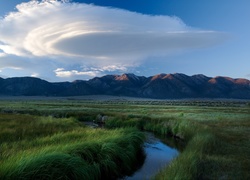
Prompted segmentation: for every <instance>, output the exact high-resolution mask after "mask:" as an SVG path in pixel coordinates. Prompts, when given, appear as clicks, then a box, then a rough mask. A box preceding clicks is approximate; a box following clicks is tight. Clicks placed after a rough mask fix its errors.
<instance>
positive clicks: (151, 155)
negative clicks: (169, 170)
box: [124, 133, 179, 180]
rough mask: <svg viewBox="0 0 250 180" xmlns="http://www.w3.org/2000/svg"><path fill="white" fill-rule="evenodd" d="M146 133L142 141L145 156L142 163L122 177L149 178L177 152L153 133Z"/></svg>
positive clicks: (128, 178)
mask: <svg viewBox="0 0 250 180" xmlns="http://www.w3.org/2000/svg"><path fill="white" fill-rule="evenodd" d="M146 135H147V140H146V142H145V143H144V151H145V153H146V158H145V161H144V164H143V165H142V167H141V168H140V169H139V170H137V171H136V172H135V173H134V174H133V175H132V176H127V177H125V178H124V179H126V180H138V179H150V177H152V176H154V175H156V173H157V172H159V170H160V169H162V168H163V167H165V166H167V165H168V164H169V163H170V162H171V160H172V159H173V158H175V157H176V156H177V155H178V154H179V151H178V150H177V149H175V148H172V147H169V146H168V145H166V144H165V143H164V142H163V141H162V140H161V139H159V138H157V137H156V136H155V135H154V134H152V133H146Z"/></svg>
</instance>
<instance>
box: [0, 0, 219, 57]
mask: <svg viewBox="0 0 250 180" xmlns="http://www.w3.org/2000/svg"><path fill="white" fill-rule="evenodd" d="M220 37H221V35H220V33H217V32H211V31H197V30H194V29H192V28H190V27H187V26H186V25H185V24H184V23H183V22H182V21H181V20H180V19H179V18H177V17H170V16H150V15H143V14H139V13H134V12H129V11H126V10H120V9H114V8H107V7H98V6H94V5H87V4H78V3H69V2H66V1H55V0H54V1H52V0H46V1H30V2H28V3H22V4H20V5H18V6H17V11H16V12H12V13H10V14H8V15H7V16H6V17H4V18H3V19H2V20H0V42H1V43H0V49H1V50H2V51H3V52H4V53H5V54H13V55H17V56H30V57H34V56H50V57H51V56H59V55H60V56H70V57H72V58H73V57H84V58H85V59H86V58H90V59H100V60H103V61H105V60H112V59H116V60H117V59H123V58H124V57H125V58H127V57H129V58H130V59H133V60H136V59H138V58H143V57H147V56H151V55H167V54H169V53H171V52H174V51H178V50H185V49H190V48H200V47H207V46H211V45H214V44H217V43H218V42H220V41H221V38H220Z"/></svg>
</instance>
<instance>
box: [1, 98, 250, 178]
mask: <svg viewBox="0 0 250 180" xmlns="http://www.w3.org/2000/svg"><path fill="white" fill-rule="evenodd" d="M0 111H1V116H0V123H1V124H0V128H1V129H0V133H1V134H0V138H1V139H0V140H1V145H0V146H1V147H0V149H1V159H0V161H1V167H0V174H1V175H2V177H8V176H10V177H13V178H16V177H20V174H22V173H23V174H24V175H25V176H26V177H31V175H32V172H34V173H37V172H39V173H42V174H50V175H51V174H52V175H51V176H54V177H58V176H60V175H62V174H61V173H59V175H58V172H59V171H62V172H64V173H65V174H66V175H67V177H69V178H71V177H72V176H78V175H79V177H81V176H82V177H88V178H90V177H92V178H93V179H95V178H96V179H98V178H100V176H102V177H105V176H108V177H115V176H116V177H117V176H118V175H122V174H125V172H128V171H129V170H130V169H129V167H130V166H131V165H132V164H134V163H135V162H133V161H134V160H132V161H131V159H134V158H135V154H136V151H137V150H135V146H136V147H138V146H140V145H141V143H142V140H143V137H142V136H141V133H140V132H139V131H138V130H136V129H135V128H134V127H137V128H138V129H140V130H148V131H152V132H155V133H158V134H161V135H168V136H172V137H175V138H178V139H180V141H181V142H183V143H185V148H184V149H183V150H182V153H181V154H180V155H179V156H178V157H177V158H176V159H175V160H173V161H172V163H171V164H170V165H169V166H168V167H166V168H165V169H162V170H161V171H160V172H159V174H158V175H157V176H156V177H155V179H250V173H249V172H250V171H249V170H250V169H249V167H250V133H249V132H250V106H249V102H247V101H246V102H245V101H238V102H236V101H125V100H124V101H87V100H85V101H81V100H66V99H60V100H30V101H25V100H20V101H1V102H0ZM27 114H29V115H27ZM98 114H103V115H106V116H108V117H109V119H108V120H107V122H106V126H107V127H108V128H110V129H111V130H93V129H88V128H85V127H82V125H81V124H79V121H90V120H94V119H95V118H96V116H97V115H98ZM52 117H53V118H52ZM76 120H78V121H76ZM17 127H19V128H17ZM117 127H122V129H113V128H117ZM131 128H132V129H131ZM112 129H113V130H112ZM33 133H34V134H33ZM138 142H140V143H138ZM138 144H139V145H138ZM136 149H139V148H136ZM116 151H117V155H114V154H115V152H116ZM100 152H101V153H100ZM121 152H122V153H121ZM125 152H126V153H125ZM124 153H125V155H124ZM113 155H114V156H113ZM123 155H124V157H122V156H123ZM127 157H131V158H127ZM117 159H119V160H118V162H119V163H120V166H118V167H119V168H122V169H119V168H118V167H117V164H115V163H116V162H117V161H116V160H117ZM113 160H114V163H110V162H111V161H113ZM47 163H48V165H46V168H43V167H44V164H47ZM121 164H122V165H121ZM37 167H39V168H38V169H37ZM52 167H56V168H54V169H53V168H52ZM76 167H77V168H76ZM115 167H117V168H118V169H117V170H116V168H115ZM65 169H67V171H66V170H65ZM18 173H19V174H18ZM111 174H112V175H111ZM113 174H114V175H113ZM39 175H40V174H37V177H38V178H39ZM59 178H62V179H63V178H65V177H63V176H62V177H61V176H60V177H59ZM0 179H1V178H0ZM65 179H66V178H65Z"/></svg>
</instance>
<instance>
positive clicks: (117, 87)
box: [0, 73, 250, 99]
mask: <svg viewBox="0 0 250 180" xmlns="http://www.w3.org/2000/svg"><path fill="white" fill-rule="evenodd" d="M82 95H115V96H130V97H143V98H156V99H180V98H234V99H250V81H249V80H247V79H233V78H230V77H222V76H217V77H213V78H212V77H207V76H205V75H202V74H198V75H193V76H187V75H185V74H180V73H175V74H158V75H155V76H150V77H144V76H136V75H134V74H122V75H106V76H103V77H95V78H93V79H90V80H87V81H85V80H76V81H73V82H54V83H53V82H48V81H45V80H42V79H39V78H34V77H15V78H7V79H3V78H0V96H82Z"/></svg>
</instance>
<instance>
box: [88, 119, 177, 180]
mask: <svg viewBox="0 0 250 180" xmlns="http://www.w3.org/2000/svg"><path fill="white" fill-rule="evenodd" d="M84 124H85V125H87V126H90V127H94V128H96V127H100V126H98V125H97V124H94V123H92V122H84ZM145 134H146V137H147V139H146V141H145V143H144V147H143V148H144V152H145V155H146V157H145V160H144V163H143V165H142V166H141V168H140V169H138V170H137V171H136V172H134V174H132V175H131V176H126V177H123V178H122V179H124V180H139V179H140V180H141V179H145V180H147V179H150V178H151V177H152V176H155V175H156V174H157V173H158V172H159V171H160V170H161V169H162V168H164V167H165V166H167V165H168V164H169V163H170V162H171V160H173V158H175V157H176V156H178V154H179V151H178V150H177V148H178V149H180V150H181V148H180V147H177V146H178V145H180V144H179V143H177V144H176V142H175V141H172V140H171V141H170V139H169V138H164V139H160V138H158V137H156V136H155V135H154V134H153V133H150V132H145ZM167 144H171V146H174V147H177V148H172V147H170V146H169V145H167Z"/></svg>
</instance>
